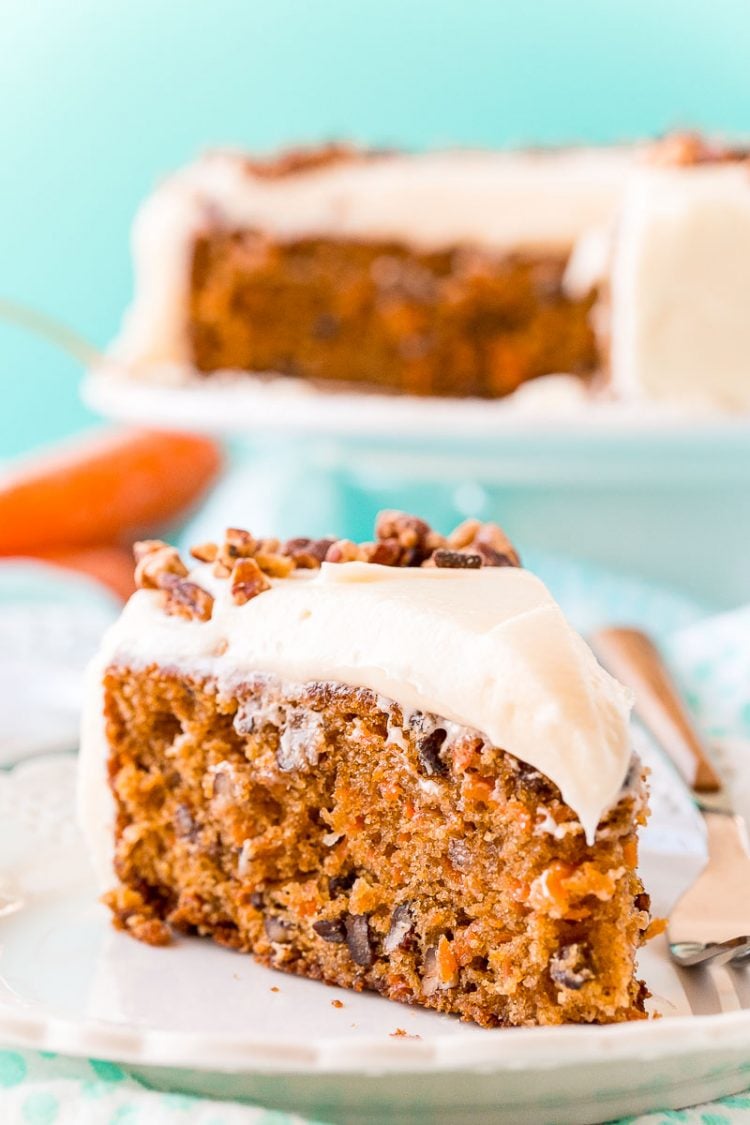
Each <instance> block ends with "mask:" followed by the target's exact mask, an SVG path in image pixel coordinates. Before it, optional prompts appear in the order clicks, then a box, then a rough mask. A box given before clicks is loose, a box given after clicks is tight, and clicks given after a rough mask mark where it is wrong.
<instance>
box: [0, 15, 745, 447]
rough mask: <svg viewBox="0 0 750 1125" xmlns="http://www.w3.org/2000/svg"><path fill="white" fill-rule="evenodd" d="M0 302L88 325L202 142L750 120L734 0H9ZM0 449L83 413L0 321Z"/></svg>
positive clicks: (444, 137)
mask: <svg viewBox="0 0 750 1125" xmlns="http://www.w3.org/2000/svg"><path fill="white" fill-rule="evenodd" d="M0 46H1V47H2V55H1V57H0V94H1V95H2V96H1V97H0V153H1V154H2V174H1V175H0V297H6V298H15V299H16V300H19V301H24V302H27V303H29V304H31V305H33V306H36V307H37V308H39V309H41V310H43V311H45V312H47V313H50V314H53V315H55V316H56V317H58V318H60V319H61V320H63V321H65V322H66V323H67V324H69V325H70V326H71V327H74V328H76V329H77V330H78V331H79V332H81V333H82V334H83V335H84V336H86V337H87V338H89V339H90V340H91V341H92V342H94V343H96V344H99V345H103V344H105V343H106V342H107V340H108V339H109V338H110V337H111V336H112V334H113V333H114V331H115V329H116V327H117V325H118V322H119V318H120V315H121V312H122V310H123V308H124V306H125V304H126V302H127V300H128V296H129V292H130V285H131V279H130V267H129V256H128V230H129V226H130V222H131V219H132V216H133V213H134V211H135V209H136V206H137V204H138V202H139V200H140V199H141V198H142V197H143V196H144V195H145V194H146V193H147V192H148V191H149V189H150V188H151V186H152V185H153V184H154V182H155V180H156V179H157V178H158V177H159V176H160V175H162V174H163V173H165V172H167V171H168V170H169V169H171V168H173V167H175V166H177V165H179V164H181V163H182V162H184V161H186V160H188V159H189V158H190V157H191V156H192V155H193V154H194V153H195V152H197V151H199V150H200V149H202V148H204V147H207V146H209V145H214V144H227V143H229V144H240V145H246V146H249V147H250V148H254V149H259V150H263V149H269V148H272V147H274V146H277V145H281V144H284V143H287V142H294V141H313V140H317V139H322V138H328V137H350V138H353V139H356V140H358V141H361V142H365V143H367V142H372V143H381V144H382V143H385V144H389V143H390V144H401V145H407V146H415V147H418V146H427V145H436V144H446V143H453V142H458V143H464V144H483V145H505V144H511V143H518V142H522V143H523V142H550V141H552V142H555V141H571V140H594V141H609V140H616V139H619V138H621V137H632V136H637V135H643V134H651V133H654V132H658V131H661V130H664V129H666V128H668V127H670V126H674V125H680V124H691V125H696V126H703V127H708V128H712V129H719V130H728V131H736V130H746V129H747V127H748V123H749V122H750V81H749V80H748V59H750V8H749V7H748V4H747V0H714V2H712V3H707V2H706V0H629V2H626V0H622V2H615V0H576V2H564V0H527V2H526V3H519V2H518V0H512V2H508V0H474V2H473V3H471V2H466V0H463V2H462V0H317V2H314V0H270V2H269V0H262V2H260V0H244V2H242V0H212V2H209V0H43V2H39V0H0ZM0 358H1V360H2V378H3V391H4V395H3V407H2V410H1V411H0V456H8V455H10V454H13V453H17V452H19V451H21V450H24V449H27V448H31V447H35V446H38V445H40V444H42V443H44V442H46V441H48V440H50V439H52V438H54V437H57V436H59V435H62V434H64V433H67V432H69V431H71V430H74V429H76V428H79V427H81V426H83V425H84V424H90V423H91V422H92V421H93V419H92V418H91V416H90V415H88V414H87V412H86V411H85V409H84V408H83V406H81V405H80V404H79V402H78V400H77V395H76V382H77V378H78V374H79V372H78V369H77V366H76V364H75V363H74V362H73V361H72V360H70V359H68V358H67V357H65V356H64V355H61V354H58V353H57V352H56V351H55V350H54V349H53V348H51V347H50V345H48V344H46V343H44V342H42V341H38V340H34V339H31V338H30V337H28V336H27V335H26V334H25V333H23V332H21V331H20V330H19V329H18V328H14V327H9V326H7V325H0Z"/></svg>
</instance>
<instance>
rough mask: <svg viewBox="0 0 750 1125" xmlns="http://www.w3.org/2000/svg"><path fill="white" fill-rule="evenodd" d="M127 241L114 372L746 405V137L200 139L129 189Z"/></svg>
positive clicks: (440, 392) (422, 391)
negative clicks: (562, 143)
mask: <svg viewBox="0 0 750 1125" xmlns="http://www.w3.org/2000/svg"><path fill="white" fill-rule="evenodd" d="M134 257H135V275H136V290H135V298H134V302H133V306H132V308H131V310H130V312H129V314H128V316H127V319H126V322H125V325H124V330H123V333H122V335H121V337H120V339H119V340H118V341H117V342H116V343H115V345H114V346H113V348H112V350H111V354H110V359H111V360H112V361H114V365H115V367H116V368H118V369H124V371H125V372H126V373H127V374H128V375H132V376H133V377H134V378H139V379H145V380H151V381H157V382H159V381H166V382H172V383H173V382H175V380H176V381H178V382H179V381H188V382H190V381H192V382H198V383H201V382H203V384H204V386H205V380H207V379H211V378H214V377H216V376H223V377H225V376H226V375H227V373H231V374H232V375H233V376H234V377H239V378H240V379H242V378H245V377H246V376H247V374H248V373H250V374H253V375H258V374H270V375H274V376H280V377H282V378H285V379H287V380H288V379H289V378H290V377H297V378H299V379H301V380H302V381H304V382H306V383H310V382H313V383H317V384H319V385H321V386H328V387H331V386H333V387H335V386H339V387H340V386H342V385H345V386H348V387H350V388H351V387H355V388H360V389H368V390H379V391H388V392H405V393H407V394H411V395H420V396H452V397H465V396H478V397H482V398H498V397H502V396H505V395H507V394H509V393H510V392H512V391H514V390H515V389H516V388H518V387H519V386H521V385H522V384H525V383H527V382H528V381H529V380H531V379H534V378H535V377H536V376H539V375H547V374H554V373H567V374H568V375H575V376H580V378H581V379H582V380H583V382H584V385H585V386H586V387H592V386H593V387H594V388H596V393H597V394H599V393H602V389H604V393H605V395H606V394H614V396H615V397H620V398H624V399H633V398H635V399H639V398H640V399H650V400H654V401H660V402H677V403H681V404H691V403H700V404H705V403H710V404H712V405H714V406H720V407H724V408H729V409H743V408H750V376H749V375H748V367H747V358H746V357H747V355H748V352H749V351H750V327H749V324H750V322H749V321H748V318H747V317H746V316H745V294H746V292H747V289H748V286H750V264H748V263H750V177H749V176H748V173H747V150H746V149H745V148H737V147H734V148H732V147H728V146H726V145H718V144H713V143H710V142H708V141H706V140H705V139H703V138H701V137H699V136H695V135H690V134H688V135H684V134H680V135H672V136H669V137H667V138H665V139H664V140H662V141H660V142H658V143H654V144H651V145H623V146H620V147H616V148H568V149H555V150H533V151H515V152H491V151H476V152H471V151H458V150H455V151H446V152H427V153H420V154H406V153H399V152H363V151H358V150H356V149H352V148H348V147H346V146H341V145H331V146H328V147H323V148H318V149H312V150H307V151H294V152H287V153H285V154H283V155H282V156H281V157H278V158H276V159H268V160H265V161H260V160H257V159H251V158H249V157H247V156H246V155H244V154H242V153H232V152H214V153H211V154H209V155H207V156H205V157H203V158H201V159H200V160H198V161H197V162H196V163H194V164H193V165H191V166H189V167H187V168H185V169H183V170H182V171H181V172H178V173H177V174H176V175H174V176H172V177H171V178H170V179H168V180H167V181H166V182H165V183H164V184H163V185H162V186H161V187H160V188H159V189H158V190H157V192H156V193H155V194H154V195H153V196H152V197H151V198H150V199H149V200H148V201H147V202H146V203H145V205H144V207H143V209H142V211H141V213H140V214H139V216H138V219H137V221H136V224H135V230H134ZM105 367H106V365H105ZM594 375H597V376H598V378H596V379H594V380H593V383H592V377H593V376H594Z"/></svg>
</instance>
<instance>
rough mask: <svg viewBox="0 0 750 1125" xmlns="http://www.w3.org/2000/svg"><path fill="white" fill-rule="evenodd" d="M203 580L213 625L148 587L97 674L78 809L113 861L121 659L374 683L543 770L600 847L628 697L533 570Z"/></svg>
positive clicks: (620, 756) (620, 761)
mask: <svg viewBox="0 0 750 1125" xmlns="http://www.w3.org/2000/svg"><path fill="white" fill-rule="evenodd" d="M191 578H192V580H193V581H195V582H197V583H199V584H200V585H202V586H204V588H206V589H210V591H211V592H212V593H213V594H214V595H215V597H216V601H215V604H214V610H213V615H212V618H211V620H210V621H206V622H201V621H194V620H185V619H183V618H180V617H175V616H169V615H167V614H166V613H165V612H164V609H163V605H162V595H161V593H160V592H158V591H154V590H139V591H138V592H137V593H136V594H134V595H133V597H132V598H131V599H130V601H129V602H128V604H127V606H126V607H125V609H124V610H123V613H122V615H121V617H120V619H119V621H118V622H117V623H116V624H115V625H114V626H113V627H112V628H111V630H110V631H109V633H108V634H107V636H106V638H105V641H104V643H103V646H102V651H101V653H100V656H99V658H98V660H97V663H96V665H95V666H94V668H93V670H92V672H91V673H90V680H89V692H88V703H87V707H86V712H85V716H84V724H83V735H82V761H81V783H80V813H81V820H82V822H83V825H84V828H85V830H86V831H87V834H88V836H89V838H90V840H91V841H92V846H93V850H94V852H95V853H98V854H99V856H100V861H101V857H102V856H103V855H104V856H105V859H104V861H103V862H104V863H105V865H106V853H107V849H109V852H110V853H111V846H112V845H111V833H110V832H109V831H108V829H107V817H108V815H110V814H108V812H107V808H108V801H111V799H110V798H109V794H108V792H107V784H106V777H105V762H106V756H107V746H106V739H105V736H104V729H103V728H104V724H103V717H102V688H101V680H102V675H103V670H104V668H105V667H106V666H107V665H109V664H112V663H119V664H125V665H127V666H132V667H144V666H148V665H150V664H164V665H168V666H170V667H172V668H176V669H177V670H179V671H181V672H184V673H189V674H192V675H197V676H209V677H214V678H216V680H217V681H218V685H219V689H220V690H225V691H227V692H231V691H232V687H233V685H235V686H236V685H237V683H238V682H241V680H242V679H243V677H246V676H249V675H253V674H258V673H265V674H269V675H274V676H277V677H279V678H280V679H283V680H285V681H294V682H301V683H304V682H309V681H313V680H317V681H320V680H330V681H338V682H341V683H345V684H347V685H349V686H351V687H362V688H369V689H371V690H372V691H373V692H375V693H376V694H377V695H379V696H382V697H385V698H387V699H389V700H393V701H395V702H396V703H398V704H400V705H401V707H403V708H404V709H406V710H409V711H413V710H419V711H426V712H432V713H434V714H436V715H438V716H440V717H441V718H444V719H446V720H447V721H449V722H452V723H458V724H461V725H462V726H466V727H469V728H473V729H475V730H477V731H478V732H480V733H481V734H482V735H483V736H484V737H486V738H487V739H488V740H490V741H491V742H492V743H493V744H494V745H496V746H498V747H501V748H502V749H504V750H506V751H508V752H510V753H511V754H513V755H515V756H516V757H517V758H519V759H520V760H521V761H523V762H525V763H527V764H528V765H530V766H532V767H533V768H535V769H537V770H539V771H540V772H541V773H543V774H545V775H546V776H547V777H548V778H550V779H551V780H552V781H554V782H555V783H556V784H557V786H558V787H559V788H560V790H561V793H562V795H563V798H564V799H565V801H566V802H567V803H568V804H569V805H570V807H571V808H572V809H573V810H574V811H575V812H576V814H577V815H578V818H579V820H580V822H581V824H582V826H583V828H584V829H585V832H586V835H587V838H588V839H589V840H590V841H592V840H593V839H594V836H595V833H596V828H597V825H598V824H599V821H600V820H601V818H602V815H603V814H604V813H605V812H606V811H607V810H608V809H609V808H610V807H611V806H612V805H613V804H614V803H615V802H616V800H617V797H618V794H619V793H620V791H621V788H622V785H623V782H624V779H625V777H626V774H627V772H628V766H629V763H630V760H631V745H630V733H629V714H630V709H631V697H630V694H629V692H628V691H627V690H626V689H625V688H624V687H622V686H621V685H620V684H619V683H617V681H615V680H614V679H612V677H611V676H610V675H609V674H608V673H607V672H605V671H604V669H603V668H601V666H600V665H599V664H598V663H597V661H596V659H595V657H594V655H593V654H592V652H591V650H590V649H589V648H588V646H587V645H586V644H585V643H584V641H583V640H582V639H581V638H580V637H579V636H578V634H577V633H575V631H574V630H573V629H572V628H571V626H570V625H569V624H568V623H567V621H566V619H565V617H564V616H563V613H562V611H561V609H560V607H559V606H558V605H557V604H556V602H555V601H554V600H553V598H552V597H551V595H550V594H549V592H548V591H547V589H546V587H545V586H544V585H543V583H542V582H541V581H540V580H539V579H538V578H536V577H535V576H534V575H532V574H530V573H529V572H528V571H524V570H521V569H518V568H515V567H507V568H492V567H487V568H482V569H481V570H475V571H464V570H447V569H439V568H413V569H411V568H396V567H384V566H377V565H374V564H372V563H357V562H353V563H342V564H332V563H324V564H323V566H322V568H321V569H320V571H317V572H312V574H310V573H309V572H308V574H307V575H305V576H302V575H299V576H295V577H292V578H288V579H284V580H281V581H276V582H274V583H273V585H272V588H271V589H270V590H267V591H265V592H264V593H262V594H260V595H259V596H257V597H255V598H253V599H252V600H250V601H249V602H247V603H246V604H245V605H237V604H235V602H234V601H233V600H232V598H231V594H230V589H229V583H228V582H227V581H226V580H224V579H217V578H215V577H214V576H213V574H212V573H211V569H210V568H209V567H199V568H197V570H196V571H195V572H194V573H193V575H192V576H191Z"/></svg>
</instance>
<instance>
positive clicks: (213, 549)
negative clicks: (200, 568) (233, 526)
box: [190, 543, 219, 563]
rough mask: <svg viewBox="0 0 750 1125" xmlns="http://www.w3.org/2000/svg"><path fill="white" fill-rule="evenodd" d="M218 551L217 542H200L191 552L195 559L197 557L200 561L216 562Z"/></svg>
mask: <svg viewBox="0 0 750 1125" xmlns="http://www.w3.org/2000/svg"><path fill="white" fill-rule="evenodd" d="M218 553H219V547H218V544H216V543H199V544H198V545H197V546H196V547H191V548H190V554H191V555H192V556H193V558H194V559H197V560H198V562H204V563H212V562H216V556H217V555H218Z"/></svg>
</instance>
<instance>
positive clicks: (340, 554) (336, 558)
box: [325, 539, 365, 563]
mask: <svg viewBox="0 0 750 1125" xmlns="http://www.w3.org/2000/svg"><path fill="white" fill-rule="evenodd" d="M364 558H365V553H364V550H363V549H362V547H360V546H358V545H357V544H356V543H352V541H351V539H337V540H336V542H335V543H331V546H330V547H329V548H328V550H327V551H326V557H325V561H326V562H332V563H343V562H361V561H363V560H364Z"/></svg>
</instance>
